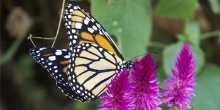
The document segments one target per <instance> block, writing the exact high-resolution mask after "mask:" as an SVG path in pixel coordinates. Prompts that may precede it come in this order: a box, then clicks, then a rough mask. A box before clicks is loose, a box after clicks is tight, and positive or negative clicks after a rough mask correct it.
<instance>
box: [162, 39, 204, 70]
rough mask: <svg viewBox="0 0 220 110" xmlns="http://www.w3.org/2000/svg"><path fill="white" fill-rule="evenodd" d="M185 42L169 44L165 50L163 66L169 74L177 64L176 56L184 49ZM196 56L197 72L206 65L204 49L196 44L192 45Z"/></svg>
mask: <svg viewBox="0 0 220 110" xmlns="http://www.w3.org/2000/svg"><path fill="white" fill-rule="evenodd" d="M182 45H183V42H179V43H177V44H172V45H170V46H167V47H166V48H165V49H164V51H163V67H164V70H165V72H166V73H167V74H170V73H171V69H172V67H173V66H174V65H175V62H176V57H177V55H178V54H179V52H180V51H181V49H182ZM190 47H191V48H192V52H193V55H194V58H195V59H196V71H197V73H198V72H199V71H200V70H201V68H202V67H203V65H204V54H203V51H202V50H201V49H200V48H199V47H198V46H195V45H190Z"/></svg>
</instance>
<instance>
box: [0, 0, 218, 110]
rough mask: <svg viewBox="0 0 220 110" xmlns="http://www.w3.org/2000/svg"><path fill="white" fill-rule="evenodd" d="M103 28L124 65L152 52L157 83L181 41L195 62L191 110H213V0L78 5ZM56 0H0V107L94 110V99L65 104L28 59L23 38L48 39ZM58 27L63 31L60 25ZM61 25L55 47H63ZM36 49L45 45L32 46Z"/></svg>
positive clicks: (89, 0)
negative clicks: (115, 45)
mask: <svg viewBox="0 0 220 110" xmlns="http://www.w3.org/2000/svg"><path fill="white" fill-rule="evenodd" d="M77 1H78V3H79V5H80V6H81V7H83V8H84V9H85V10H86V11H88V12H91V13H92V15H93V16H95V17H96V18H97V20H98V21H99V22H100V23H101V24H102V25H103V26H104V27H105V28H106V30H107V31H108V32H109V33H110V35H111V36H112V37H113V38H114V39H115V40H116V41H117V43H118V45H119V47H120V48H121V50H122V53H123V55H124V56H125V58H126V59H127V60H129V59H131V60H132V59H135V58H138V57H141V56H143V55H144V54H145V53H146V52H151V53H152V54H153V56H154V58H155V59H156V62H157V65H158V68H157V70H158V76H159V79H160V82H161V84H162V81H163V80H164V78H166V76H167V75H168V74H169V73H170V71H171V67H172V65H173V64H174V62H175V56H176V54H177V52H179V51H180V48H181V46H182V43H183V42H184V41H188V42H190V44H191V47H192V49H193V53H194V56H195V58H196V61H197V88H196V96H195V97H194V98H193V110H219V109H218V108H219V105H220V101H219V98H220V88H219V85H220V0H169V1H168V0H77ZM61 4H62V0H2V1H1V2H0V5H1V12H0V16H1V17H0V18H1V19H0V21H1V31H0V32H1V35H0V84H1V86H0V92H1V96H0V110H61V109H62V110H97V109H98V107H97V103H98V102H91V103H80V102H70V101H68V100H67V99H66V98H65V97H64V95H63V94H61V92H60V91H58V89H57V88H56V86H55V84H54V81H53V80H52V79H51V78H50V77H49V74H48V73H47V72H46V71H45V70H43V69H42V68H41V67H40V66H39V65H37V64H36V63H34V62H33V60H32V59H31V57H30V56H29V55H28V50H29V48H31V47H32V44H31V43H30V41H28V40H27V36H28V34H29V33H32V34H34V35H38V36H49V37H53V36H54V35H55V32H56V27H57V24H58V20H59V13H60V9H61ZM62 27H63V26H62ZM66 40H67V39H66V35H65V31H63V28H61V34H60V35H59V37H58V40H57V42H56V47H62V48H66V46H67V44H66ZM35 42H36V43H37V45H38V46H39V47H42V46H50V45H51V43H52V42H51V41H45V40H44V41H42V40H36V41H35Z"/></svg>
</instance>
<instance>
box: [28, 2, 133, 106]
mask: <svg viewBox="0 0 220 110" xmlns="http://www.w3.org/2000/svg"><path fill="white" fill-rule="evenodd" d="M64 13H65V14H64V21H65V28H66V30H67V35H68V41H69V48H68V49H56V48H34V49H31V50H30V55H31V56H32V57H33V59H34V60H35V61H36V62H37V63H39V64H41V66H42V67H43V68H45V69H46V70H47V71H48V72H49V73H50V75H51V76H52V78H53V79H54V80H55V81H56V84H57V86H58V88H59V89H61V91H62V92H63V93H64V94H65V95H66V96H67V97H68V98H69V99H71V100H80V101H83V102H84V101H90V100H94V99H96V98H97V97H98V96H100V95H101V94H102V93H104V92H105V90H106V87H107V85H108V84H109V83H110V82H111V80H112V79H113V78H114V76H115V75H116V74H117V73H118V72H119V71H121V70H122V69H124V68H129V67H130V66H131V63H130V62H125V61H124V59H123V57H122V55H121V53H120V51H119V48H118V47H117V45H116V43H115V42H114V41H113V40H112V39H111V37H110V36H109V35H108V33H107V32H106V31H105V30H104V28H103V27H102V26H101V25H100V24H99V23H98V22H97V21H96V20H95V19H94V18H93V17H92V16H90V15H89V14H87V13H86V12H85V11H83V10H82V9H81V8H80V7H79V6H76V5H74V4H73V3H72V2H70V3H68V4H67V6H66V8H65V12H64Z"/></svg>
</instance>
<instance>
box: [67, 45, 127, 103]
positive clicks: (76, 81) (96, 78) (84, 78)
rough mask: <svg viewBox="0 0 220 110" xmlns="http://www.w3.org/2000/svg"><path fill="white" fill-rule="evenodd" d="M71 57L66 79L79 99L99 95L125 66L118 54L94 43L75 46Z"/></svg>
mask: <svg viewBox="0 0 220 110" xmlns="http://www.w3.org/2000/svg"><path fill="white" fill-rule="evenodd" d="M71 58H72V59H71V64H70V66H69V67H70V69H69V70H70V71H69V73H68V79H69V81H70V82H69V83H70V84H71V86H72V89H73V90H74V91H75V92H76V93H77V94H78V95H79V96H80V97H81V99H80V100H81V101H88V100H93V99H95V98H96V97H98V96H100V95H101V94H102V93H103V92H104V91H105V90H106V86H107V85H108V84H109V83H110V81H111V79H112V78H113V77H114V76H115V75H116V73H118V71H120V70H121V69H122V68H124V67H125V66H124V64H123V61H122V59H121V58H120V57H119V56H117V55H115V54H113V53H110V52H108V51H107V50H105V49H104V48H102V47H100V46H99V45H97V44H94V43H83V44H80V45H78V46H76V47H75V48H74V49H73V53H72V54H71Z"/></svg>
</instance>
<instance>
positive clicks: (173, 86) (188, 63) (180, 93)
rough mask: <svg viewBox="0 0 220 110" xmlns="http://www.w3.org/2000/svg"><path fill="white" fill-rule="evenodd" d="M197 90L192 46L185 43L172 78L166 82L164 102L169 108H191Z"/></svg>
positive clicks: (182, 109) (183, 109)
mask: <svg viewBox="0 0 220 110" xmlns="http://www.w3.org/2000/svg"><path fill="white" fill-rule="evenodd" d="M194 89H195V59H194V58H193V55H192V51H191V49H190V45H189V44H188V43H184V45H183V48H182V50H181V52H180V54H179V55H178V57H177V60H176V65H175V66H174V67H173V69H172V74H171V76H170V77H169V78H168V79H167V80H166V81H165V88H164V91H163V100H164V102H165V103H166V104H167V105H168V106H169V107H174V106H177V108H178V109H179V110H186V109H187V108H191V99H192V96H194Z"/></svg>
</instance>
